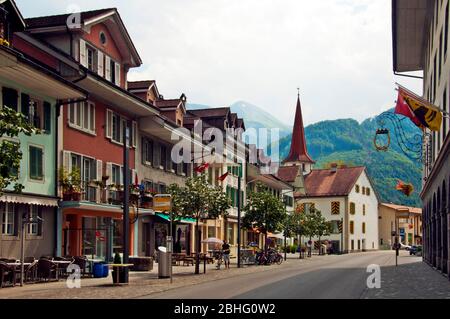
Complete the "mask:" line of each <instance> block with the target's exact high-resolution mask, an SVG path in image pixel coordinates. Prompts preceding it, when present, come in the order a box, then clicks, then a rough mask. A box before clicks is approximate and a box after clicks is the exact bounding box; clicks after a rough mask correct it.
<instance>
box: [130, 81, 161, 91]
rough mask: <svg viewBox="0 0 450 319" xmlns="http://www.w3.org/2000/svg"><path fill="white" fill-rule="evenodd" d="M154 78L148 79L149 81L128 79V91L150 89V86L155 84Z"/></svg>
mask: <svg viewBox="0 0 450 319" xmlns="http://www.w3.org/2000/svg"><path fill="white" fill-rule="evenodd" d="M154 83H155V81H154V80H148V81H133V82H130V81H128V83H127V85H128V91H130V90H148V88H149V87H151V86H152V84H154Z"/></svg>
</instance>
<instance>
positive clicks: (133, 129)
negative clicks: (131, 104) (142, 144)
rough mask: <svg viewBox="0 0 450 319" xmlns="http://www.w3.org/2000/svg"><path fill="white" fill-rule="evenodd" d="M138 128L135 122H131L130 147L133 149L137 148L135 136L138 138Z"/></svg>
mask: <svg viewBox="0 0 450 319" xmlns="http://www.w3.org/2000/svg"><path fill="white" fill-rule="evenodd" d="M137 130H138V126H137V122H136V121H133V122H132V125H131V139H132V141H131V146H133V147H134V148H137V136H138V132H137Z"/></svg>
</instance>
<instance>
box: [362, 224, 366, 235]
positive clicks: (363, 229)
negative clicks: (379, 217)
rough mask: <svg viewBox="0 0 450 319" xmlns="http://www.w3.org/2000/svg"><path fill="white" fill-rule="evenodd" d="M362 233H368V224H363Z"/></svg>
mask: <svg viewBox="0 0 450 319" xmlns="http://www.w3.org/2000/svg"><path fill="white" fill-rule="evenodd" d="M362 233H363V234H365V233H366V223H362Z"/></svg>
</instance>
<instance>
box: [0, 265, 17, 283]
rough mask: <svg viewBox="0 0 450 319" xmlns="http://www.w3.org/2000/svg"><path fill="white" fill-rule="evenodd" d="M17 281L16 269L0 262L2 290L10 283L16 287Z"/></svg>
mask: <svg viewBox="0 0 450 319" xmlns="http://www.w3.org/2000/svg"><path fill="white" fill-rule="evenodd" d="M16 280H17V277H16V272H15V268H14V267H11V266H8V265H7V264H6V263H5V262H3V261H0V288H3V287H5V283H6V282H9V283H10V285H11V286H13V287H14V286H15V285H16Z"/></svg>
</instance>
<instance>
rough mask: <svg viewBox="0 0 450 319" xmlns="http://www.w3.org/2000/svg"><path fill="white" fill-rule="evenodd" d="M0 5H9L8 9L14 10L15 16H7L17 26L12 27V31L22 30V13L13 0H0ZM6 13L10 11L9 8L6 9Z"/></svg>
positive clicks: (24, 24) (23, 27)
mask: <svg viewBox="0 0 450 319" xmlns="http://www.w3.org/2000/svg"><path fill="white" fill-rule="evenodd" d="M0 5H3V6H6V7H8V6H9V7H11V8H10V9H12V10H13V11H14V13H15V16H14V17H13V18H12V17H10V16H8V19H9V20H11V21H13V22H14V24H15V25H16V26H17V27H18V28H14V31H23V30H24V29H25V26H26V23H25V19H24V18H23V16H22V13H21V12H20V10H19V8H18V7H17V5H16V3H15V2H14V0H0ZM6 10H8V8H6ZM8 13H11V12H10V10H8Z"/></svg>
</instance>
